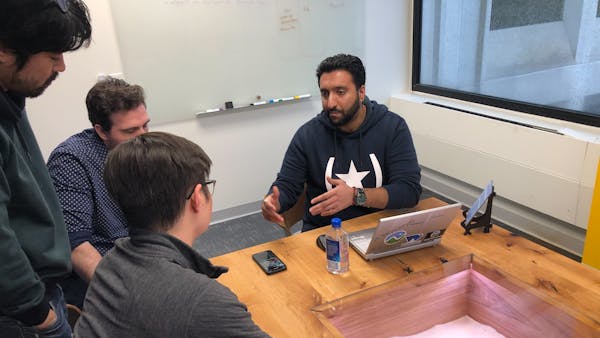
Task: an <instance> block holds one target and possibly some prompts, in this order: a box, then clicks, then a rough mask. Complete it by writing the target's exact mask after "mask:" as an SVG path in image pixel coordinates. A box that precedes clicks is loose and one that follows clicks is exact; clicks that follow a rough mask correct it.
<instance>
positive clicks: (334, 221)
mask: <svg viewBox="0 0 600 338" xmlns="http://www.w3.org/2000/svg"><path fill="white" fill-rule="evenodd" d="M331 226H333V227H334V228H339V227H341V226H342V220H341V219H339V218H338V217H335V218H332V219H331Z"/></svg>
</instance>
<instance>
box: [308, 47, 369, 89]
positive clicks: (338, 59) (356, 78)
mask: <svg viewBox="0 0 600 338" xmlns="http://www.w3.org/2000/svg"><path fill="white" fill-rule="evenodd" d="M335 70H345V71H347V72H349V73H350V74H351V75H352V80H353V82H354V85H355V86H356V89H359V88H360V87H361V86H363V85H364V84H365V79H366V73H365V67H364V66H363V63H362V61H360V59H359V58H358V57H356V56H354V55H349V54H337V55H334V56H330V57H328V58H326V59H325V60H323V61H321V63H320V64H319V67H317V84H318V85H319V84H320V81H321V75H323V73H329V72H333V71H335Z"/></svg>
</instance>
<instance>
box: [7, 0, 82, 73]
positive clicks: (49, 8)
mask: <svg viewBox="0 0 600 338" xmlns="http://www.w3.org/2000/svg"><path fill="white" fill-rule="evenodd" d="M65 5H66V6H67V10H66V12H63V10H62V9H61V8H60V6H59V4H58V2H57V1H56V0H1V1H0V47H1V48H5V49H8V50H10V51H12V52H14V53H15V55H16V61H17V68H18V69H21V68H22V67H23V66H24V65H25V63H27V60H28V59H29V57H30V56H31V55H33V54H37V53H40V52H53V53H64V52H70V51H74V50H77V49H79V48H80V47H82V46H88V45H89V43H90V40H91V36H92V26H91V25H90V15H89V11H88V8H87V6H86V5H85V4H84V3H83V2H82V1H80V0H65Z"/></svg>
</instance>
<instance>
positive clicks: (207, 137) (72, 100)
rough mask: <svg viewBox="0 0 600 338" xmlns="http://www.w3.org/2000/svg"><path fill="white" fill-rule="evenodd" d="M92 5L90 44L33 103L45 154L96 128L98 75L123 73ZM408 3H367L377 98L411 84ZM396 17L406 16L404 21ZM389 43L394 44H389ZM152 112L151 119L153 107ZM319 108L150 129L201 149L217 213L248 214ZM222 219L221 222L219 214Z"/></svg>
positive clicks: (294, 106)
mask: <svg viewBox="0 0 600 338" xmlns="http://www.w3.org/2000/svg"><path fill="white" fill-rule="evenodd" d="M86 3H87V5H88V7H89V9H90V12H91V15H92V25H93V43H92V45H91V47H90V48H88V49H85V50H80V51H76V52H74V53H71V54H67V55H66V56H65V61H66V63H67V71H66V72H64V73H63V74H61V75H60V77H59V79H58V80H57V81H55V83H54V84H53V85H52V86H51V87H50V88H49V89H48V90H47V92H46V93H45V94H44V95H42V96H41V97H39V98H37V99H35V100H30V101H29V102H28V103H27V107H28V112H29V116H30V119H31V124H32V126H33V128H34V131H35V133H36V135H37V138H38V142H39V143H40V147H41V149H42V152H43V154H44V156H45V157H48V156H49V154H50V152H51V151H52V149H54V147H56V145H57V144H58V143H60V142H61V141H62V140H64V139H66V138H67V137H69V136H70V135H72V134H74V133H77V132H79V131H80V130H82V129H84V128H88V127H89V122H88V120H87V113H86V109H85V102H84V100H85V95H86V93H87V91H88V90H89V88H90V87H91V86H92V85H93V84H94V82H95V81H96V78H97V75H98V74H99V73H120V72H123V69H122V65H121V60H120V56H119V50H118V46H117V37H116V35H115V30H114V25H113V20H112V15H111V12H110V5H109V1H108V0H87V1H86ZM408 4H409V2H408V1H407V0H403V1H399V2H398V1H394V0H378V1H367V4H366V8H365V11H366V18H367V20H366V21H367V29H366V33H365V37H366V46H367V57H366V59H365V60H364V61H365V64H366V67H367V70H368V72H367V93H368V95H369V96H371V97H372V98H373V99H376V100H378V101H383V102H386V101H388V100H389V97H390V95H391V93H393V92H398V91H400V89H405V87H406V83H407V82H406V80H405V78H406V76H407V75H406V74H407V72H408V68H406V63H405V62H396V60H398V59H400V58H401V57H402V54H403V53H406V51H405V50H404V47H403V45H405V44H406V42H407V39H408V38H409V35H408V33H407V32H406V29H407V28H409V26H408V23H407V18H408V17H407V15H408V14H409V9H408V7H409V6H408ZM395 13H405V15H401V16H399V18H398V17H396V15H395ZM386 21H387V22H386ZM390 40H391V41H394V43H389V41H390ZM315 67H316V65H315ZM397 74H402V76H398V75H397ZM125 76H126V74H125ZM315 83H316V81H315ZM403 86H404V87H403ZM148 108H149V113H150V115H152V107H148ZM320 109H321V106H320V100H319V99H318V98H313V99H312V100H309V101H303V102H296V103H288V104H284V105H280V106H276V107H275V108H261V109H257V110H254V111H252V110H248V111H242V112H231V113H230V112H226V113H218V114H216V115H207V116H202V117H200V118H190V119H189V120H186V121H180V122H174V123H167V124H161V125H152V124H151V129H152V130H160V131H166V132H171V133H174V134H177V135H180V136H183V137H186V138H188V139H190V140H192V141H194V142H196V143H198V144H199V145H200V146H202V147H203V148H204V149H205V151H206V152H207V153H208V154H209V156H210V157H211V158H212V160H213V164H214V165H213V168H212V173H213V175H212V176H213V177H214V178H215V179H216V180H217V181H218V183H217V188H216V193H215V200H214V210H215V211H219V210H226V209H230V208H235V207H238V206H244V205H246V206H245V209H244V208H242V209H240V210H242V212H243V211H244V210H245V211H250V210H257V203H256V202H257V201H259V200H261V199H262V196H263V195H264V193H265V192H266V191H267V189H268V187H269V185H270V183H271V182H272V181H273V180H274V179H275V176H276V173H277V171H278V170H279V167H280V165H281V160H282V158H283V154H284V152H285V149H286V148H287V145H288V143H289V141H290V139H291V137H292V136H293V133H294V132H295V130H296V129H297V128H298V127H299V126H300V125H301V124H302V123H304V122H305V121H307V120H309V119H310V118H311V117H313V116H314V115H316V114H317V113H318V112H319V111H320ZM248 208H249V209H248ZM216 214H217V217H216V218H217V219H218V218H219V213H218V212H217V213H216ZM227 215H228V214H227V213H225V214H224V216H222V217H227ZM214 218H215V217H213V219H214Z"/></svg>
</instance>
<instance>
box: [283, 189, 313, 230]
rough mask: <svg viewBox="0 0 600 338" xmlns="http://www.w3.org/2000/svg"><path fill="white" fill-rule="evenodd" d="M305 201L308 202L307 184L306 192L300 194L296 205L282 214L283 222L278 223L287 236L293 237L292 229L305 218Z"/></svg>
mask: <svg viewBox="0 0 600 338" xmlns="http://www.w3.org/2000/svg"><path fill="white" fill-rule="evenodd" d="M304 201H306V184H305V185H304V190H303V191H302V194H300V197H298V200H297V201H296V204H294V206H292V207H291V208H289V209H288V210H287V211H286V212H284V213H283V214H282V216H283V222H280V223H277V224H278V225H279V226H280V227H282V228H283V231H285V234H286V235H287V236H291V235H292V232H291V231H290V228H291V227H292V226H294V224H296V223H298V222H300V221H301V220H302V217H303V216H304Z"/></svg>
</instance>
